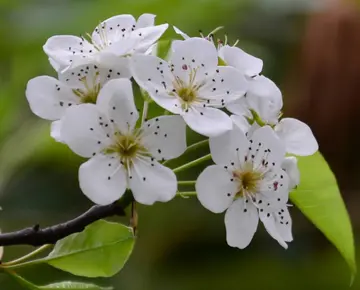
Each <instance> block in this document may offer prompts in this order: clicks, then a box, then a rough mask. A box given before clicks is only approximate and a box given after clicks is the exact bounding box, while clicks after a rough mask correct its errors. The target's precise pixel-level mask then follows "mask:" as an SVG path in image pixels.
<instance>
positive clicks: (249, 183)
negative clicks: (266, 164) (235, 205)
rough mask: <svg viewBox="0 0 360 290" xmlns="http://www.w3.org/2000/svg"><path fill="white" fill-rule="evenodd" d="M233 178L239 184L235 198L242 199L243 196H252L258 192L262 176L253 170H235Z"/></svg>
mask: <svg viewBox="0 0 360 290" xmlns="http://www.w3.org/2000/svg"><path fill="white" fill-rule="evenodd" d="M233 176H234V177H235V178H236V179H237V180H238V182H239V189H238V192H237V193H236V196H237V197H243V196H244V195H252V194H254V193H256V191H257V190H258V184H259V181H260V180H261V178H262V174H261V173H260V172H257V171H253V170H235V171H234V172H233Z"/></svg>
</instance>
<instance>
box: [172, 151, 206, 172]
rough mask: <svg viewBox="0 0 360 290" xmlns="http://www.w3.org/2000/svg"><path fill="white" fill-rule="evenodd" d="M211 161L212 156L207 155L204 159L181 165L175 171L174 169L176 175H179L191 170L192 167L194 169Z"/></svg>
mask: <svg viewBox="0 0 360 290" xmlns="http://www.w3.org/2000/svg"><path fill="white" fill-rule="evenodd" d="M210 159H211V154H208V155H205V156H203V157H200V158H198V159H195V160H194V161H191V162H189V163H186V164H184V165H181V166H179V167H177V168H175V169H173V171H174V173H178V172H180V171H184V170H185V169H188V168H191V167H194V166H196V165H198V164H200V163H202V162H204V161H207V160H210Z"/></svg>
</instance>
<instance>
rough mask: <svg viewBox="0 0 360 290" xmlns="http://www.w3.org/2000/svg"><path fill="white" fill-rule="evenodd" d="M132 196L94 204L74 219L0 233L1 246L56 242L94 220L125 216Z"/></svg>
mask: <svg viewBox="0 0 360 290" xmlns="http://www.w3.org/2000/svg"><path fill="white" fill-rule="evenodd" d="M132 200H133V199H132V196H131V197H130V198H129V195H127V194H125V196H124V199H122V200H121V201H120V202H116V203H113V204H110V205H105V206H99V205H96V206H93V207H92V208H90V209H89V210H88V211H87V212H85V213H83V214H82V215H80V216H78V217H76V218H74V219H73V220H70V221H67V222H64V223H61V224H58V225H54V226H51V227H47V228H44V229H41V228H40V226H39V225H35V226H33V227H31V228H26V229H22V230H19V231H16V232H11V233H4V234H1V235H0V246H12V245H31V246H42V245H46V244H55V243H56V242H57V241H59V240H61V239H63V238H65V237H67V236H69V235H71V234H73V233H79V232H82V231H83V230H84V229H85V227H86V226H88V225H90V224H92V223H93V222H95V221H97V220H100V219H103V218H106V217H110V216H116V215H118V216H124V215H125V211H124V209H125V208H126V207H127V206H128V205H129V204H130V203H131V201H132Z"/></svg>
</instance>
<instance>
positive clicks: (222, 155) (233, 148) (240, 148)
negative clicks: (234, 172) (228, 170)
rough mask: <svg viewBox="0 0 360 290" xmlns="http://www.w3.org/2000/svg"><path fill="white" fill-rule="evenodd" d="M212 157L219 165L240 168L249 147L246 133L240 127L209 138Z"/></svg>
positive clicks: (234, 127)
mask: <svg viewBox="0 0 360 290" xmlns="http://www.w3.org/2000/svg"><path fill="white" fill-rule="evenodd" d="M209 145H210V152H211V157H212V159H213V160H214V162H215V163H216V164H218V165H223V166H228V167H229V166H235V167H236V168H239V165H240V160H242V161H243V160H244V158H245V156H246V153H247V150H248V148H249V141H248V139H247V138H246V136H245V133H244V132H243V131H241V130H240V129H239V128H238V127H236V126H233V129H232V130H230V131H228V132H225V133H224V134H221V135H219V136H217V137H211V138H210V139H209Z"/></svg>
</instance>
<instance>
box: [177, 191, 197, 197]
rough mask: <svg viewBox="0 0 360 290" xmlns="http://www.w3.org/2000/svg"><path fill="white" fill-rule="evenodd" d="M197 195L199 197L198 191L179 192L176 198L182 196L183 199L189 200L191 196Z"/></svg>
mask: <svg viewBox="0 0 360 290" xmlns="http://www.w3.org/2000/svg"><path fill="white" fill-rule="evenodd" d="M195 195H197V194H196V191H178V192H177V193H176V196H181V197H183V198H189V197H190V196H195Z"/></svg>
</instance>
